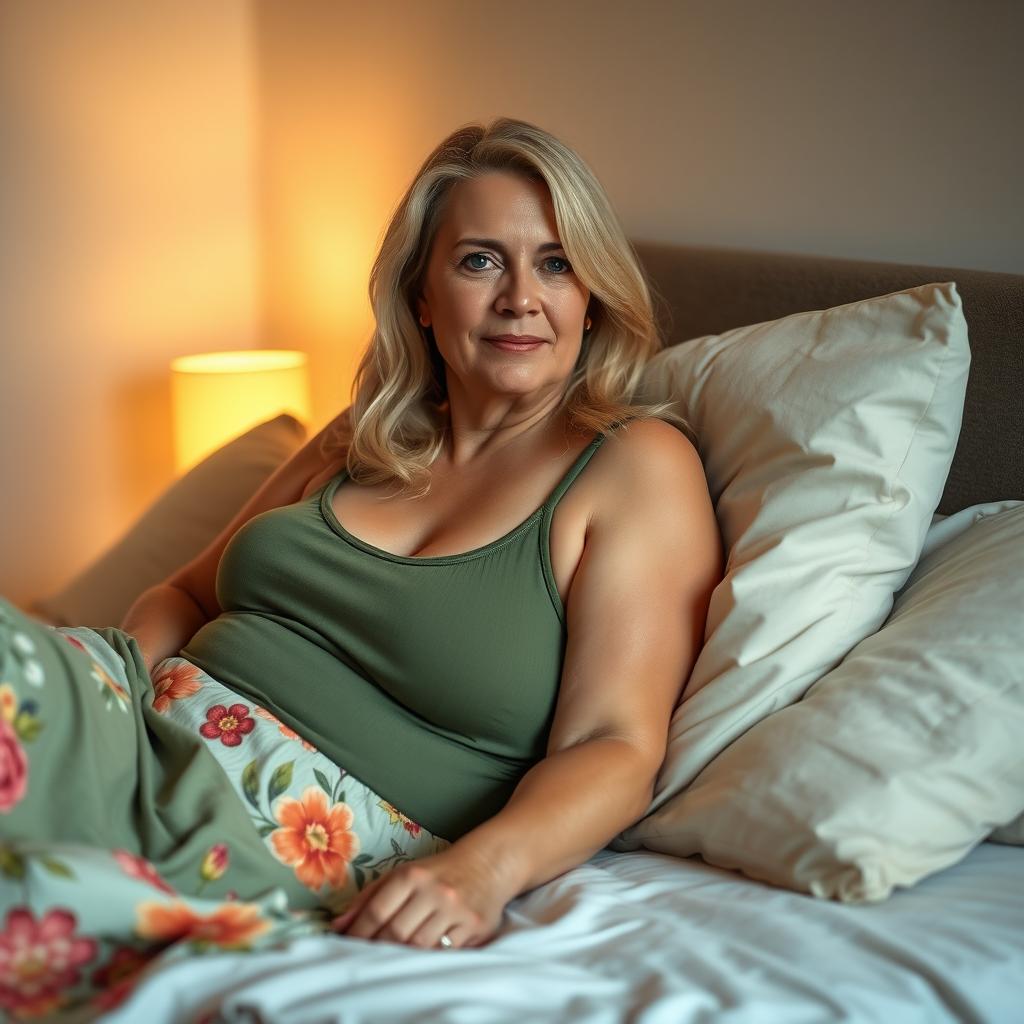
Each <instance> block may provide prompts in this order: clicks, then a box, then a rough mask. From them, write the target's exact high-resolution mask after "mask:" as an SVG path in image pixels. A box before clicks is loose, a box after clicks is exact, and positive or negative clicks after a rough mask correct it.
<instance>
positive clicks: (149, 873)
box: [113, 850, 177, 896]
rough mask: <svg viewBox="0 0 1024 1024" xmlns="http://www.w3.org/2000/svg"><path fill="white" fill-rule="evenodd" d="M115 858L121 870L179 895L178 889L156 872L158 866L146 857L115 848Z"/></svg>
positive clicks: (174, 894)
mask: <svg viewBox="0 0 1024 1024" xmlns="http://www.w3.org/2000/svg"><path fill="white" fill-rule="evenodd" d="M113 852H114V859H115V860H116V861H117V863H118V864H120V865H121V870H122V871H123V872H124V873H125V874H126V875H131V877H132V878H138V879H140V880H141V881H143V882H149V884H150V885H152V886H154V887H155V888H157V889H159V890H160V891H161V892H166V893H170V894H171V895H172V896H177V891H176V890H175V889H174V888H172V887H171V886H170V885H168V884H167V883H166V882H165V881H164V880H163V879H162V878H161V877H160V876H159V875H158V874H157V872H156V868H155V867H153V865H152V864H150V863H149V861H148V860H146V858H145V857H137V856H136V855H135V854H134V853H129V852H128V851H127V850H114V851H113Z"/></svg>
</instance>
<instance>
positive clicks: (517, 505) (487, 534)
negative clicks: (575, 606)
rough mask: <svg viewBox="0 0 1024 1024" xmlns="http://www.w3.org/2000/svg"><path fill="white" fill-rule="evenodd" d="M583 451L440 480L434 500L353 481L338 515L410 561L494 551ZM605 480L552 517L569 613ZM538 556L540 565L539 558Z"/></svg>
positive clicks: (589, 481)
mask: <svg viewBox="0 0 1024 1024" xmlns="http://www.w3.org/2000/svg"><path fill="white" fill-rule="evenodd" d="M582 447H585V444H584V445H583V446H576V447H575V448H574V450H571V451H568V452H566V453H565V454H564V455H563V456H562V457H561V458H559V459H557V460H551V461H550V462H548V461H547V460H545V462H544V463H543V464H542V465H539V466H535V467H532V468H531V471H530V472H529V473H514V472H505V473H495V474H494V475H492V476H490V477H487V478H479V479H476V480H459V479H458V478H457V477H455V476H454V475H453V476H441V477H438V478H432V482H431V491H430V494H428V495H426V496H424V497H422V498H412V499H410V498H404V497H395V496H394V494H393V489H392V488H391V486H390V485H389V484H380V485H357V484H356V483H355V482H354V481H352V480H351V479H349V478H348V477H347V476H346V477H345V478H344V479H343V480H342V483H341V485H340V486H338V487H336V488H335V489H334V492H333V495H332V498H331V511H332V512H333V513H334V517H335V518H336V519H337V520H338V522H339V523H340V524H341V526H342V527H343V528H344V530H345V531H347V532H348V533H350V534H352V535H353V536H354V537H356V538H357V539H358V540H360V541H363V542H364V543H365V544H369V545H371V546H372V547H375V548H379V549H381V550H383V551H386V552H389V553H391V554H396V555H401V556H402V557H405V558H433V557H439V556H447V555H457V554H462V553H464V552H467V551H473V550H476V549H478V548H482V547H486V546H488V545H490V544H492V543H493V542H494V541H497V540H499V539H501V538H503V537H504V536H505V535H506V534H508V533H511V532H512V531H513V530H515V529H516V528H517V527H518V526H519V525H520V524H522V523H523V522H525V521H526V520H528V519H529V518H530V517H531V516H532V515H534V513H536V512H537V511H538V510H539V509H540V508H541V507H542V505H543V504H544V502H545V501H546V500H547V499H548V498H549V497H550V496H551V494H552V493H553V492H554V490H555V488H556V487H557V486H558V484H559V482H560V481H562V480H563V479H564V478H565V475H566V471H567V469H568V468H569V467H570V466H572V465H573V463H574V462H575V460H576V459H577V458H578V457H579V455H580V452H581V450H582ZM597 482H598V474H585V473H584V474H581V475H580V476H579V477H578V478H577V479H575V480H574V481H572V483H571V485H570V486H569V487H568V489H567V490H565V491H564V493H563V494H562V495H561V498H560V499H559V500H558V501H557V503H556V504H555V507H554V511H553V514H552V516H551V528H550V533H549V547H550V551H549V555H550V560H551V570H552V575H553V577H554V582H555V585H556V587H557V589H558V593H559V596H560V597H561V599H562V604H563V607H564V606H565V604H566V601H567V598H568V594H569V589H570V587H571V585H572V580H573V577H574V576H575V574H576V570H577V568H578V567H579V564H580V560H581V558H582V556H583V551H584V547H585V544H586V535H587V524H588V523H589V522H590V520H591V517H592V514H593V511H594V509H595V508H596V507H597V503H598V502H599V487H598V486H597ZM539 557H540V556H539V554H538V558H539Z"/></svg>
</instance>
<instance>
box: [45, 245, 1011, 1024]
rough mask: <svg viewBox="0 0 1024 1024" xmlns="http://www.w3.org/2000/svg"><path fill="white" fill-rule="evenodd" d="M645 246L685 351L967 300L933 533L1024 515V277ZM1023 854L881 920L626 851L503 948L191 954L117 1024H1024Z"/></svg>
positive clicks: (680, 860) (506, 925)
mask: <svg viewBox="0 0 1024 1024" xmlns="http://www.w3.org/2000/svg"><path fill="white" fill-rule="evenodd" d="M636 248H637V252H638V254H639V256H640V258H641V260H642V262H643V263H644V265H645V267H646V269H647V271H648V272H649V274H650V277H651V280H652V282H653V283H654V285H655V289H656V291H657V293H658V297H659V302H658V305H659V316H660V318H661V319H662V322H663V324H664V326H665V329H666V333H667V335H668V337H669V340H670V342H671V344H672V345H677V344H685V343H686V342H687V341H690V340H693V339H697V338H700V337H702V336H708V335H718V334H721V333H722V332H726V331H729V330H730V329H733V328H736V327H740V326H742V325H751V324H759V323H762V322H765V321H772V320H776V319H778V318H782V317H786V316H787V315H790V314H793V313H798V312H801V311H809V310H825V309H828V308H831V307H836V306H839V305H841V304H844V303H853V302H856V301H857V300H861V299H866V298H868V297H871V296H880V295H884V294H887V293H893V292H896V291H898V290H901V289H907V288H911V287H913V286H917V285H924V284H927V283H929V282H944V281H955V282H956V285H957V288H958V291H959V295H960V296H961V297H962V300H963V309H964V312H965V314H966V318H967V323H968V324H969V328H970V377H969V380H968V381H967V386H966V398H965V400H964V404H963V418H962V427H961V429H960V430H959V436H958V438H957V444H956V452H955V456H954V458H953V461H952V465H951V467H950V469H949V473H948V478H947V479H946V481H945V485H944V488H943V490H942V494H941V500H940V501H939V503H938V505H937V507H936V508H935V509H934V515H933V516H932V520H931V522H932V526H933V527H934V526H938V525H940V524H941V523H942V521H943V520H944V519H946V518H947V517H950V518H951V517H954V516H955V515H956V514H957V513H958V512H961V511H962V510H966V509H968V508H972V507H974V506H980V505H983V504H984V503H1002V504H1000V505H999V506H998V508H999V509H1004V508H1012V507H1015V506H1017V505H1019V504H1020V502H1021V500H1022V499H1024V406H1022V403H1021V399H1020V394H1021V389H1022V387H1024V341H1022V338H1024V275H1015V274H998V273H990V272H982V271H972V270H963V269H956V268H944V267H929V266H907V265H900V264H887V263H865V262H857V261H848V260H837V259H824V258H818V257H812V256H800V255H793V254H784V253H769V252H746V251H742V252H741V251H733V250H725V249H711V248H705V247H673V246H666V245H654V244H644V243H636ZM36 611H37V613H38V609H36ZM79 621H84V620H79ZM1021 807H1022V809H1024V796H1022V799H1021ZM1009 817H1010V816H1009V815H1006V814H1004V818H1006V819H1007V823H1008V822H1009ZM1013 836H1014V833H1013V832H1012V829H1011V830H1010V832H1008V833H1007V832H1004V836H1003V838H1004V841H1002V842H996V841H990V840H986V841H981V842H976V843H974V844H973V845H972V848H970V849H969V850H968V851H966V853H964V854H963V855H958V856H957V857H956V858H955V862H952V863H949V865H948V866H946V867H944V868H943V869H942V870H932V871H930V872H929V873H928V874H927V877H923V878H921V879H920V880H918V881H916V883H915V884H911V885H902V886H900V887H896V888H895V890H894V891H891V892H889V893H887V896H886V898H884V899H875V900H874V901H873V902H849V901H847V902H844V901H843V900H840V899H837V898H832V899H827V898H818V897H817V896H815V895H812V894H811V893H810V892H806V891H804V892H801V891H795V890H794V889H793V888H788V887H786V886H785V885H782V884H774V883H773V882H771V881H770V880H766V879H763V878H757V877H752V875H751V873H750V872H749V871H748V870H747V868H746V866H745V865H744V864H743V863H742V861H741V860H739V859H735V858H734V861H735V866H733V867H730V866H723V864H730V863H732V862H730V860H729V858H728V857H724V856H720V857H717V858H715V857H711V859H717V860H718V863H717V864H715V863H711V862H709V860H708V859H707V858H705V857H704V856H701V855H700V854H698V853H694V854H693V855H690V856H680V855H670V854H668V853H664V852H659V851H657V850H655V849H650V848H646V847H641V846H639V844H638V843H633V844H632V846H633V847H634V848H630V849H626V848H624V847H627V846H630V845H631V844H629V843H626V842H620V843H617V844H615V845H617V846H618V847H619V848H617V849H615V848H611V846H610V847H609V848H606V849H604V850H601V851H600V852H598V853H597V854H595V855H594V856H593V857H592V858H591V859H590V860H589V861H588V862H587V863H585V864H583V865H580V866H579V867H577V868H575V869H573V870H571V871H568V872H566V873H565V874H563V875H561V876H559V877H558V878H555V879H553V880H552V881H550V882H548V883H547V884H545V885H542V886H539V887H538V888H536V889H534V890H532V891H530V892H528V893H525V894H523V895H521V896H520V897H519V898H517V899H516V900H514V901H512V903H511V904H509V906H508V907H507V909H506V913H505V917H504V921H503V924H502V927H501V929H500V931H499V933H498V934H497V935H496V937H495V938H494V939H493V941H491V942H490V943H489V944H488V945H487V946H485V947H483V948H480V949H462V950H454V951H445V950H430V951H420V950H414V949H411V948H409V947H405V946H400V945H396V944H391V943H385V942H372V943H367V942H364V941H361V940H357V939H350V938H346V937H342V936H333V935H332V936H307V937H303V938H300V939H297V940H295V941H294V942H292V943H290V944H288V945H285V946H283V947H282V948H280V949H274V950H269V951H262V952H257V953H247V954H238V953H219V954H216V955H203V956H188V955H185V954H183V953H182V954H181V955H177V956H169V957H167V958H166V959H165V960H164V961H163V962H162V963H160V964H159V965H153V967H154V969H151V970H150V971H149V972H147V974H146V976H145V977H144V978H143V980H142V981H141V982H140V983H139V984H138V985H137V987H135V989H134V990H133V992H132V993H131V994H130V995H129V997H128V998H127V999H126V1001H125V1002H123V1003H122V1004H121V1005H120V1006H119V1007H118V1008H117V1009H115V1010H114V1011H112V1012H110V1013H108V1014H107V1015H106V1016H105V1017H104V1018H103V1019H104V1020H107V1021H110V1022H130V1021H140V1020H145V1021H146V1022H147V1024H162V1022H167V1024H171V1022H182V1024H183V1022H203V1024H210V1022H214V1021H223V1022H236V1021H237V1022H253V1021H259V1022H265V1024H271V1022H272V1024H291V1022H296V1024H299V1022H301V1024H308V1022H314V1021H315V1022H320V1021H323V1022H326V1021H339V1022H357V1021H358V1022H384V1021H387V1022H403V1021H409V1022H413V1021H416V1022H422V1021H444V1022H467V1024H469V1022H472V1024H483V1022H499V1021H516V1020H528V1021H537V1022H542V1021H552V1022H555V1021H559V1022H561V1021H593V1022H602V1021H608V1022H612V1021H638V1022H644V1024H661V1022H665V1024H689V1022H698V1021H701V1022H702V1021H722V1022H731V1024H736V1022H751V1024H755V1022H756V1024H762V1022H768V1021H784V1022H787V1024H799V1022H824V1021H849V1022H855V1021H863V1022H872V1024H873V1022H878V1021H899V1022H945V1021H950V1022H953V1021H956V1022H963V1021H979V1022H1007V1024H1010V1022H1014V1021H1020V1020H1024V846H1022V845H1020V842H1021V840H1020V839H1019V838H1018V839H1014V837H1013ZM655 845H656V844H655ZM709 856H710V854H709ZM755 873H756V872H755ZM178 952H179V953H180V952H181V951H178Z"/></svg>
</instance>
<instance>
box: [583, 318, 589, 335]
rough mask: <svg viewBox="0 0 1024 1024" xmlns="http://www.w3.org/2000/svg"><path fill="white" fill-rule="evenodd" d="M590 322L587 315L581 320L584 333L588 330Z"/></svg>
mask: <svg viewBox="0 0 1024 1024" xmlns="http://www.w3.org/2000/svg"><path fill="white" fill-rule="evenodd" d="M590 322H591V321H590V317H589V316H588V317H587V319H586V320H584V321H583V331H584V333H586V332H587V331H589V330H590Z"/></svg>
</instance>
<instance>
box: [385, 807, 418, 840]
mask: <svg viewBox="0 0 1024 1024" xmlns="http://www.w3.org/2000/svg"><path fill="white" fill-rule="evenodd" d="M377 806H378V807H383V808H384V810H385V811H387V812H388V817H389V818H390V819H391V824H392V825H397V824H398V823H399V822H401V823H402V828H404V829H405V831H406V832H408V833H409V835H411V836H412V837H413V839H415V838H416V837H417V836H418V835H419V834H420V826H419V825H417V824H416V822H415V821H413V820H412V818H407V817H406V816H405V815H404V814H403V813H402V812H401V811H400V810H399V809H398V808H397V807H395V805H394V804H389V803H388V802H387V800H378V801H377Z"/></svg>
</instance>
